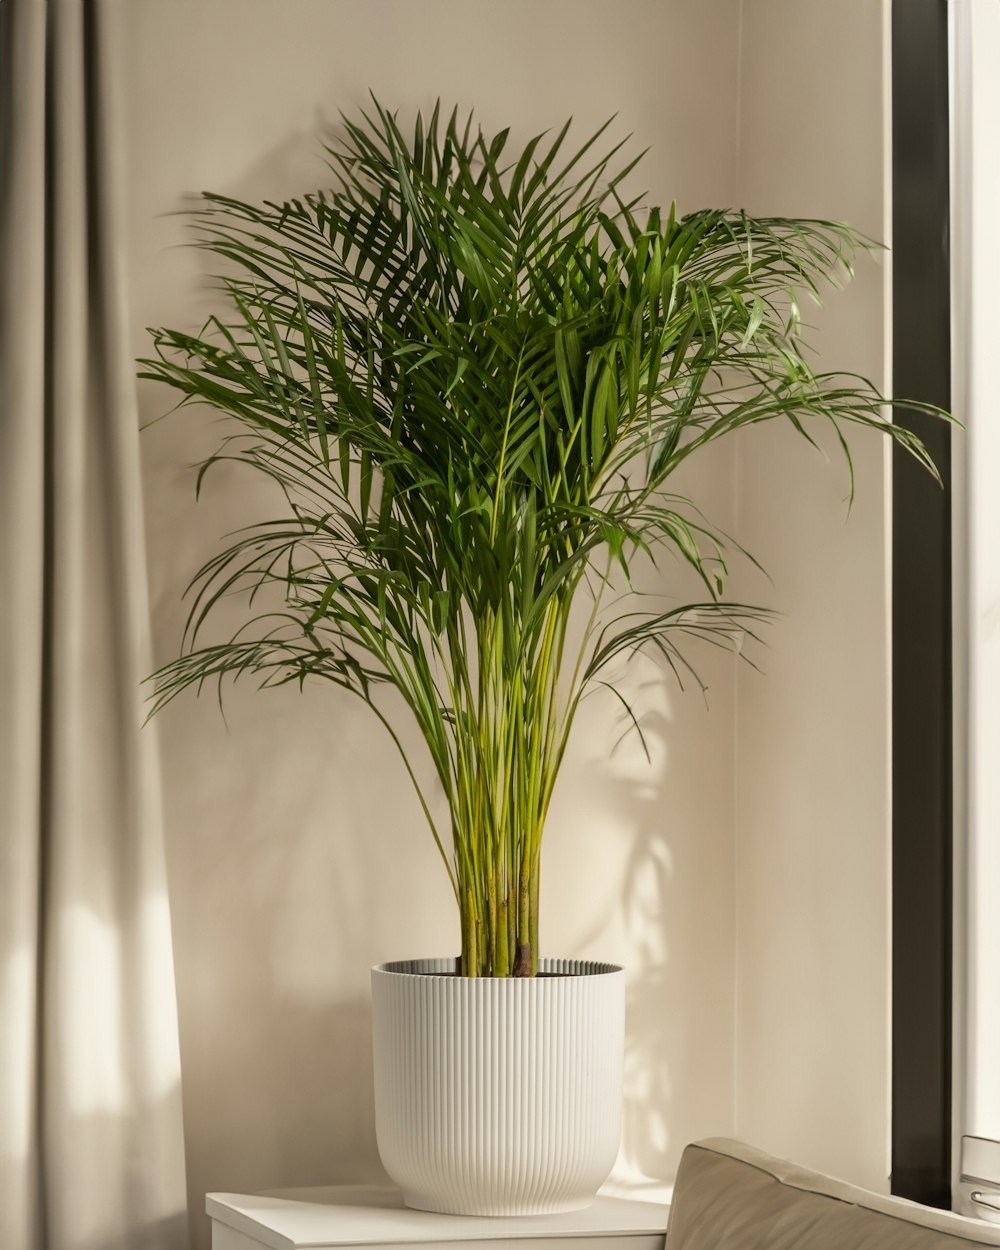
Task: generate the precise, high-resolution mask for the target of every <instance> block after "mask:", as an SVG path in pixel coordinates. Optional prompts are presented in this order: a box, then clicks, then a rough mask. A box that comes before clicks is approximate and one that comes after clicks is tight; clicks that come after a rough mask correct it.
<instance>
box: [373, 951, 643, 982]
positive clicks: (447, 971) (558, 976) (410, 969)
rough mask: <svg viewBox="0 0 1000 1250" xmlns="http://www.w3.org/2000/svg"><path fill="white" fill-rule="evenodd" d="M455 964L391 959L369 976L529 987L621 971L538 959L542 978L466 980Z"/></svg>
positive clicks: (451, 959) (595, 963)
mask: <svg viewBox="0 0 1000 1250" xmlns="http://www.w3.org/2000/svg"><path fill="white" fill-rule="evenodd" d="M456 962H457V956H455V955H449V956H445V957H442V958H433V959H391V960H388V961H387V962H385V963H381V964H373V965H372V973H373V974H374V973H376V972H378V973H382V974H384V975H387V976H395V977H406V978H409V979H411V980H422V981H438V980H440V979H441V978H442V977H445V976H447V977H451V978H452V979H453V980H455V981H491V982H493V981H496V982H504V981H517V982H520V983H521V984H532V983H539V982H541V983H544V982H545V981H551V980H567V981H569V980H573V979H574V978H576V977H588V976H613V975H615V974H616V973H623V972H624V971H625V970H624V968H623V967H622V966H621V965H620V964H612V963H605V962H603V961H602V960H594V959H539V961H538V971H539V972H540V973H546V974H547V975H546V976H541V977H540V976H533V977H514V976H507V977H470V976H465V975H462V974H460V973H456V972H455V971H454V968H455V964H456Z"/></svg>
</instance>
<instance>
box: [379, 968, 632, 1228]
mask: <svg viewBox="0 0 1000 1250" xmlns="http://www.w3.org/2000/svg"><path fill="white" fill-rule="evenodd" d="M454 967H455V961H454V959H427V960H405V961H402V962H398V963H388V964H381V965H379V966H377V967H375V968H373V969H372V1006H373V1016H374V1065H375V1128H376V1135H377V1138H378V1149H379V1154H380V1155H381V1157H382V1163H383V1164H384V1166H385V1169H386V1171H387V1172H388V1173H389V1175H390V1176H391V1177H392V1179H393V1180H394V1181H395V1182H396V1184H397V1185H398V1186H399V1187H400V1189H401V1190H402V1191H403V1197H404V1200H405V1202H406V1204H407V1206H410V1207H416V1208H419V1209H421V1210H426V1211H442V1212H447V1213H451V1214H456V1215H535V1214H544V1213H547V1212H557V1211H574V1210H578V1209H580V1208H582V1207H585V1206H587V1205H588V1204H589V1203H590V1202H591V1201H592V1199H593V1197H594V1195H595V1194H596V1192H597V1190H598V1188H599V1187H600V1185H601V1184H602V1182H603V1181H604V1180H605V1179H606V1178H607V1175H608V1173H609V1172H610V1171H611V1167H612V1165H613V1163H614V1161H615V1156H616V1154H617V1152H618V1143H619V1138H620V1136H621V1104H622V1062H623V1050H624V1014H625V992H624V974H623V972H622V970H621V968H618V967H616V966H615V965H613V964H602V963H589V962H583V961H579V960H542V961H541V966H540V975H539V976H537V977H526V978H520V977H512V978H493V977H459V976H455V975H454Z"/></svg>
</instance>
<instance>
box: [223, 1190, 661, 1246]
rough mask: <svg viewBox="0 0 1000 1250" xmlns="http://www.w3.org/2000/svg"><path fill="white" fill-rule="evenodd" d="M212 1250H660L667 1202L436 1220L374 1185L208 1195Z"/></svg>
mask: <svg viewBox="0 0 1000 1250" xmlns="http://www.w3.org/2000/svg"><path fill="white" fill-rule="evenodd" d="M205 1209H206V1210H207V1212H208V1214H209V1215H210V1216H211V1219H212V1250H262V1247H265V1246H267V1247H270V1250H302V1248H304V1247H307V1246H308V1247H310V1250H334V1247H338V1246H368V1247H371V1248H373V1250H374V1248H377V1250H404V1247H405V1248H406V1250H410V1247H413V1246H446V1247H447V1250H487V1247H488V1246H490V1245H496V1246H506V1247H511V1250H571V1248H572V1247H584V1248H585V1250H612V1248H614V1250H663V1244H664V1239H665V1232H666V1227H667V1212H668V1210H669V1208H668V1206H667V1205H666V1204H665V1203H661V1202H637V1201H635V1200H633V1199H629V1198H609V1197H604V1196H599V1197H598V1198H597V1199H596V1200H595V1202H594V1204H593V1206H591V1207H588V1208H587V1210H586V1211H571V1212H570V1213H569V1214H567V1215H526V1216H518V1217H516V1218H515V1217H510V1216H504V1217H500V1218H494V1217H477V1216H468V1215H434V1214H431V1213H430V1212H426V1211H411V1210H410V1209H409V1208H408V1207H405V1206H403V1200H402V1198H401V1197H400V1195H399V1192H398V1190H395V1189H383V1188H379V1187H377V1186H374V1185H337V1186H331V1187H327V1188H324V1189H283V1190H278V1191H276V1192H274V1193H271V1194H259V1195H248V1194H209V1195H208V1198H207V1200H206V1203H205Z"/></svg>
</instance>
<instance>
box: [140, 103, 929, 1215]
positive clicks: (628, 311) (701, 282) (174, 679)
mask: <svg viewBox="0 0 1000 1250" xmlns="http://www.w3.org/2000/svg"><path fill="white" fill-rule="evenodd" d="M567 130H568V124H567V126H565V127H563V128H562V130H561V131H560V132H559V133H558V134H557V135H555V136H554V137H551V136H549V137H546V136H542V135H539V136H538V137H536V138H533V139H532V140H531V141H530V142H528V143H527V144H526V145H525V146H524V147H523V148H522V149H521V150H519V151H517V152H516V153H515V154H514V155H513V156H508V151H507V147H508V132H507V131H501V132H500V133H499V134H496V135H487V134H484V133H483V132H482V130H481V129H479V128H478V127H476V126H474V124H473V121H472V118H471V117H470V118H469V119H467V120H463V121H460V120H459V118H458V116H457V113H452V114H451V116H450V118H449V119H447V120H446V119H445V118H444V116H443V115H442V114H441V113H440V111H439V109H438V108H435V110H434V112H433V114H432V115H431V116H430V117H429V118H427V119H424V118H421V117H420V116H418V117H417V120H416V125H415V128H414V130H413V131H412V133H410V134H404V133H403V131H402V129H401V128H400V126H399V124H398V122H397V120H396V117H395V115H394V114H391V113H390V112H388V111H387V110H386V109H384V108H383V107H382V106H381V105H380V104H379V103H378V102H377V101H373V105H372V107H371V109H370V110H369V111H368V112H365V113H361V114H360V115H359V116H358V117H357V118H356V119H354V120H352V119H349V118H345V119H344V120H343V130H342V137H341V138H340V139H339V140H338V141H337V142H335V143H333V144H332V145H331V146H330V148H329V149H328V151H329V158H330V167H331V170H332V174H333V178H334V181H335V186H334V188H333V189H332V190H329V191H320V192H317V193H315V194H311V195H306V196H303V197H302V198H299V199H291V200H289V201H287V202H286V203H282V204H273V203H264V204H251V203H244V202H241V201H238V200H235V199H232V198H228V197H226V196H222V195H215V194H207V195H205V197H204V200H203V203H202V206H201V208H200V209H199V211H198V212H197V214H196V221H197V224H198V229H199V233H198V245H199V246H201V247H202V248H205V249H207V250H208V252H210V253H212V254H213V256H214V257H215V258H216V259H217V260H218V261H219V262H221V264H220V271H221V277H220V282H221V286H222V288H223V290H224V292H225V294H226V296H227V312H226V313H225V315H220V316H217V317H213V318H212V319H211V320H210V321H209V323H208V325H207V326H206V327H205V328H204V329H203V330H202V331H201V332H200V333H198V334H189V333H184V332H181V331H178V330H170V329H157V330H153V331H151V333H152V337H153V342H154V344H155V354H154V355H152V356H151V358H149V359H146V360H144V361H142V362H141V363H142V368H143V373H142V376H144V377H147V378H153V379H156V380H157V381H160V382H163V383H165V384H167V385H168V386H169V387H171V388H173V390H174V391H176V392H179V394H180V396H181V402H194V401H196V402H201V403H206V404H208V405H210V406H211V407H212V408H213V409H216V410H220V411H222V412H223V413H225V414H228V415H229V416H230V417H231V418H233V420H234V425H233V429H232V432H231V433H230V434H229V436H228V437H227V438H226V439H225V440H224V442H223V444H222V446H221V447H220V448H219V450H218V452H217V453H216V454H215V455H214V456H213V457H211V458H210V459H209V461H208V462H207V463H206V465H205V466H203V468H202V473H204V472H205V470H206V469H207V468H208V467H210V466H211V464H212V463H214V462H215V461H217V460H218V459H220V458H229V459H235V460H238V461H240V462H241V463H243V464H245V465H248V466H250V467H251V468H253V469H254V470H257V471H259V472H260V473H262V474H264V475H265V476H267V477H268V478H270V479H272V480H273V482H275V483H276V484H277V486H278V487H279V488H280V492H281V498H283V500H284V504H283V506H282V507H281V508H280V510H279V512H280V514H279V515H278V516H277V517H276V518H275V519H266V520H262V521H261V523H260V524H259V525H257V526H255V527H253V528H251V529H249V530H246V531H243V532H241V533H239V534H237V535H236V536H234V537H232V538H231V539H230V540H229V542H228V545H227V546H226V547H225V548H224V550H222V551H221V552H220V553H219V554H218V555H217V556H215V557H214V558H213V559H212V560H210V561H209V562H208V564H206V565H205V567H204V568H203V569H201V571H200V572H199V573H198V574H197V575H196V577H195V579H194V581H193V583H192V589H193V592H194V599H193V606H192V609H191V614H190V618H189V626H188V630H187V633H186V637H185V640H184V644H183V648H182V654H181V655H180V658H178V659H176V660H174V661H173V662H172V663H170V664H168V665H167V666H166V667H165V668H163V669H161V670H160V671H159V673H158V674H156V678H155V696H154V706H155V707H159V706H162V705H163V704H164V703H166V702H168V701H169V700H170V699H172V698H173V697H174V696H175V695H176V694H178V693H179V692H180V691H181V690H182V689H184V688H185V687H188V686H192V685H194V686H196V687H198V688H199V689H200V688H201V687H202V686H204V684H205V683H206V682H210V683H215V682H218V683H220V684H221V683H222V682H223V680H224V679H225V678H227V677H232V678H237V677H240V676H243V675H249V676H252V677H254V678H256V679H257V681H258V682H259V684H261V685H263V686H272V685H277V684H281V683H286V682H302V681H304V680H305V679H306V678H313V677H319V678H324V679H326V680H328V681H332V682H334V683H335V684H337V685H339V686H341V687H343V688H344V689H345V690H349V691H351V692H352V693H353V694H356V695H358V696H359V697H360V698H361V699H363V700H364V701H365V703H367V705H368V706H369V707H370V708H371V710H372V711H373V713H374V714H375V715H376V716H377V717H378V718H379V719H380V720H381V722H382V723H383V725H384V726H385V728H386V730H387V732H388V735H389V738H390V740H391V741H392V742H393V743H394V744H395V746H396V747H397V748H398V749H399V750H400V752H401V754H402V756H403V761H404V764H405V766H406V768H407V771H408V773H409V775H410V777H411V779H412V780H413V782H414V785H415V786H416V790H417V795H418V798H419V802H420V806H421V808H422V810H423V815H424V817H425V818H426V821H427V824H428V825H429V828H430V832H431V835H432V836H433V839H434V841H435V843H436V845H437V850H438V852H439V853H440V856H441V858H442V860H443V862H444V869H445V871H446V872H447V874H448V877H449V881H450V884H451V888H452V890H453V892H454V898H455V908H456V921H457V926H456V936H457V938H459V942H458V943H457V944H460V955H459V956H458V957H457V959H455V958H448V959H441V960H431V961H407V962H403V963H398V964H387V965H383V966H381V967H379V968H376V969H374V970H373V1001H374V1013H375V1081H376V1119H377V1131H378V1141H379V1148H380V1151H381V1153H382V1157H383V1161H384V1163H385V1165H386V1168H387V1170H388V1171H389V1173H390V1174H391V1175H392V1176H393V1177H394V1178H395V1179H396V1180H397V1181H398V1182H399V1183H400V1185H401V1187H402V1188H403V1191H404V1194H405V1197H406V1200H407V1202H408V1203H410V1204H411V1205H413V1206H418V1207H428V1208H432V1209H436V1210H445V1211H463V1212H473V1213H485V1214H501V1213H512V1212H528V1211H552V1210H561V1209H570V1208H573V1207H578V1206H581V1205H585V1204H586V1202H588V1201H589V1199H590V1197H591V1196H592V1195H593V1193H594V1192H595V1191H596V1189H597V1187H598V1186H599V1184H600V1183H601V1181H602V1180H603V1179H604V1178H605V1177H606V1175H607V1173H608V1171H609V1170H610V1167H611V1165H612V1163H613V1160H614V1157H615V1153H616V1150H617V1145H618V1137H619V1132H620V1102H621V1067H622V1058H621V1056H622V1035H623V989H622V972H621V970H620V969H618V968H615V967H613V966H612V965H600V964H594V965H592V964H582V963H577V962H574V961H546V960H543V959H540V938H539V915H538V882H539V863H540V852H541V845H542V837H543V831H544V828H545V819H546V813H547V812H548V809H549V804H550V801H551V798H552V794H553V788H554V786H555V783H556V779H557V776H558V774H559V766H560V762H561V761H562V759H563V755H564V752H565V750H566V744H567V739H568V736H569V734H570V732H571V729H572V726H573V722H574V717H575V715H576V713H577V709H578V707H579V704H580V699H581V697H582V696H583V694H584V693H585V691H587V690H588V689H589V688H592V687H593V686H594V685H595V684H596V683H599V682H603V683H605V684H607V685H608V687H609V689H612V690H614V683H613V672H614V669H613V666H614V665H615V664H616V663H618V662H620V661H622V660H623V659H624V658H626V657H628V656H629V655H631V654H632V653H634V652H636V651H639V650H643V649H646V650H650V651H652V652H654V653H656V654H657V655H658V656H659V657H661V658H662V660H663V661H664V662H665V664H666V665H667V666H669V668H671V669H673V670H674V671H675V672H678V671H679V670H680V669H681V668H685V669H687V667H688V665H689V663H690V661H689V659H688V657H687V648H686V646H685V644H686V643H688V642H691V641H694V642H697V641H698V640H699V639H704V640H707V641H710V642H717V643H718V642H723V643H726V644H727V645H728V644H729V643H732V642H734V641H736V640H738V639H739V638H741V637H742V636H743V635H744V634H745V632H746V631H748V630H749V631H752V630H753V628H754V626H755V625H756V623H757V622H758V621H759V620H761V619H762V617H763V615H764V614H763V613H762V612H761V611H759V610H757V609H754V608H752V607H748V606H746V605H741V604H736V603H732V602H729V601H727V600H726V598H725V597H724V580H725V576H726V564H725V551H726V547H727V543H726V541H725V540H724V538H723V537H722V536H721V535H720V534H718V533H716V532H715V531H713V529H712V528H711V526H710V525H709V524H708V523H707V522H706V521H705V520H704V519H703V518H702V517H701V515H700V513H699V512H698V511H697V509H696V508H695V507H694V505H693V504H692V503H691V502H689V501H688V500H685V499H683V498H681V497H679V496H677V495H676V494H674V493H671V492H670V490H669V486H670V479H671V475H672V474H673V473H674V472H675V471H676V470H677V469H678V468H679V467H680V466H681V465H683V464H684V463H685V462H686V461H688V459H689V458H690V457H691V456H693V455H695V454H697V453H698V452H699V451H700V450H701V449H702V448H704V447H706V446H709V445H710V444H713V443H715V442H716V441H717V440H718V439H720V438H722V437H725V436H727V435H729V434H731V433H732V432H734V431H736V430H739V429H742V428H744V427H746V426H749V425H753V424H756V423H758V422H763V421H772V420H781V421H786V422H787V423H788V424H789V426H790V428H791V429H792V430H793V431H794V432H796V433H797V434H799V435H802V436H804V437H806V438H810V433H809V425H810V423H811V422H816V421H818V422H820V423H822V424H830V425H832V426H833V428H834V429H835V431H836V432H837V435H838V436H839V438H840V439H841V443H842V445H843V447H844V449H845V452H846V449H847V444H846V442H844V441H843V440H844V431H845V430H846V429H847V427H849V426H851V425H861V426H867V427H872V428H874V429H877V430H879V431H882V432H884V433H885V434H887V435H888V436H890V437H891V438H893V439H894V440H895V441H896V442H897V443H899V444H900V445H902V446H903V447H904V448H906V449H907V451H909V452H911V453H912V454H913V455H914V456H915V457H916V458H917V459H918V460H919V461H920V462H921V463H923V464H924V465H925V466H926V467H927V468H928V469H929V470H930V471H931V472H934V468H933V465H932V464H931V462H930V461H929V459H928V457H927V454H926V452H925V450H924V448H923V447H922V445H921V444H920V442H919V441H918V440H917V439H916V438H915V437H914V436H912V435H911V434H910V433H909V432H908V431H907V430H906V429H904V428H902V427H900V426H898V425H894V424H892V423H891V422H890V421H889V420H888V419H887V417H886V408H885V404H886V400H885V399H884V397H883V396H882V395H880V394H879V393H877V391H875V390H874V389H873V388H872V387H871V386H870V385H869V384H867V383H866V382H864V381H863V380H860V379H857V378H854V377H850V376H842V375H836V376H835V375H830V374H823V375H821V374H817V373H816V372H814V370H813V369H812V368H811V367H810V366H809V364H808V363H807V360H806V358H805V356H804V354H803V349H802V345H801V342H800V337H799V321H798V312H797V303H796V293H797V292H798V293H801V292H802V291H805V292H808V293H809V294H811V295H813V296H816V295H817V292H818V284H819V283H820V282H822V281H824V280H837V279H839V278H842V277H844V276H846V275H847V274H849V272H850V262H851V257H852V255H853V254H854V253H855V252H856V251H857V250H858V249H859V248H865V247H867V246H868V243H867V241H866V240H864V239H862V238H861V237H860V236H859V235H858V234H856V232H854V231H853V230H851V229H850V228H849V227H847V226H845V225H842V224H836V223H831V222H820V221H801V220H794V221H793V220H775V219H770V220H760V219H752V218H750V217H747V216H746V215H744V214H742V213H733V212H724V211H702V212H695V213H690V214H688V215H686V216H682V217H678V216H677V215H676V213H675V212H674V211H673V210H671V211H670V212H669V213H663V212H661V211H660V210H659V209H656V208H653V209H646V210H642V211H641V212H640V210H639V207H638V201H637V200H629V199H627V198H626V196H625V192H624V186H625V180H626V176H627V175H628V174H629V173H630V172H631V171H632V169H633V168H634V166H635V163H636V162H635V161H624V160H623V159H622V158H621V157H620V156H619V152H620V146H619V147H612V148H611V149H610V150H604V151H600V152H599V146H600V145H601V144H602V142H604V140H603V134H604V131H603V129H602V130H601V131H598V132H597V134H595V135H592V136H591V137H590V138H588V140H587V141H586V143H584V144H583V145H582V146H581V147H579V148H578V149H576V150H573V151H569V150H568V149H567ZM849 460H850V457H849V454H848V463H849ZM200 480H201V478H200V476H199V484H200ZM663 551H670V552H672V553H673V554H674V555H676V556H678V557H679V558H680V560H681V561H682V562H683V563H684V564H685V565H686V566H688V567H689V569H690V570H692V571H693V575H694V576H696V578H697V579H698V583H699V585H700V587H701V592H700V595H699V596H698V598H697V601H695V602H684V603H681V604H677V603H659V604H658V605H655V606H651V604H650V602H649V601H648V600H647V599H645V598H643V597H641V596H638V595H635V594H632V593H630V590H629V588H630V587H631V580H630V579H631V573H632V570H633V568H634V567H635V565H636V564H637V562H641V561H649V560H654V559H655V558H656V557H657V555H658V554H659V553H661V552H663ZM234 591H235V592H243V593H245V594H246V596H247V598H248V601H249V603H250V604H251V605H254V607H253V609H252V611H250V613H249V615H248V619H247V622H246V624H245V626H244V627H243V628H242V629H241V630H240V631H239V633H238V634H237V635H236V636H235V637H233V638H230V639H227V640H223V641H217V642H212V643H203V642H202V640H201V639H202V628H203V626H204V624H205V621H206V619H207V618H209V617H210V616H211V614H212V610H213V608H214V607H215V605H216V604H217V603H218V602H219V599H220V597H221V596H223V595H228V594H230V593H232V592H234ZM623 591H624V593H623ZM390 689H391V690H392V691H395V692H396V694H397V695H398V696H400V697H401V699H402V704H403V705H404V706H405V709H406V713H407V715H409V716H410V717H412V718H413V719H414V720H415V722H416V725H417V726H418V727H419V729H420V732H421V734H422V740H423V742H424V743H425V745H426V749H427V752H428V755H429V758H430V761H431V762H432V764H433V770H434V774H435V775H436V779H437V783H438V785H439V787H440V789H441V791H443V795H444V798H445V800H446V810H447V816H446V818H445V821H444V822H443V827H442V822H439V820H438V818H437V817H436V815H435V810H436V807H437V805H436V803H435V800H434V796H433V795H429V794H425V793H424V791H423V789H422V787H421V785H420V784H419V783H418V780H417V777H418V770H417V769H416V768H415V767H414V762H413V761H412V760H411V759H410V758H409V757H408V754H407V752H406V750H405V749H404V747H403V745H402V738H401V736H400V725H399V724H398V722H397V721H395V714H394V713H393V712H392V711H391V705H388V704H387V703H386V702H385V701H384V697H383V696H384V694H385V692H386V691H387V690H390ZM615 693H616V694H617V693H618V692H617V691H615ZM619 697H621V696H620V695H619ZM622 702H623V705H624V707H625V711H626V713H627V714H628V716H629V717H630V718H631V719H632V721H633V724H634V726H635V729H636V730H637V731H638V732H640V733H641V729H640V727H639V725H638V723H637V721H636V720H635V718H634V717H633V715H632V711H631V709H630V708H629V707H628V705H627V703H626V702H625V701H624V699H623V700H622ZM395 706H396V707H397V708H398V702H397V703H396V705H395Z"/></svg>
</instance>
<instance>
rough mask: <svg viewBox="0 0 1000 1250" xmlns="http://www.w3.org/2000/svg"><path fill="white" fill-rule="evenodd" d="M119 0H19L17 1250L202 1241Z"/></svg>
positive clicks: (12, 580) (14, 87)
mask: <svg viewBox="0 0 1000 1250" xmlns="http://www.w3.org/2000/svg"><path fill="white" fill-rule="evenodd" d="M118 3H125V0H49V2H48V3H45V0H0V110H2V111H0V1247H2V1250H132V1248H133V1247H150V1248H153V1247H156V1248H157V1250H161V1248H162V1250H167V1248H171V1250H172V1248H173V1247H180V1246H182V1245H185V1244H186V1243H187V1220H186V1215H185V1211H184V1208H185V1197H184V1157H183V1138H182V1133H181V1113H180V1069H179V1061H178V1042H177V1022H176V1008H175V997H174V984H173V964H172V956H171V945H170V924H169V913H168V910H167V903H166V894H165V881H164V865H163V847H162V834H161V828H160V824H159V812H160V805H159V795H158V790H157V771H156V760H155V744H154V740H153V737H152V733H151V731H150V730H148V729H147V730H143V729H142V728H141V725H142V719H143V707H142V697H141V693H140V689H139V683H140V679H141V678H142V676H143V675H144V674H145V673H146V672H147V671H148V669H149V667H150V660H149V651H148V635H149V628H148V606H147V595H146V583H145V567H144V559H145V557H144V549H143V535H142V509H141V496H140V481H139V460H138V446H137V426H136V409H135V402H134V396H133V368H132V363H131V360H130V358H129V336H128V329H127V323H126V308H125V274H124V270H123V256H122V247H123V231H122V222H121V220H120V216H121V209H120V204H121V198H122V197H121V178H122V176H123V173H122V170H121V169H120V168H119V167H118V161H119V158H120V153H121V145H120V143H119V142H118V141H117V139H116V129H115V128H116V125H117V124H118V122H119V120H120V118H119V117H118V108H117V106H116V102H115V93H114V74H113V69H114V64H115V59H116V56H117V55H118V53H117V50H116V44H115V37H116V29H115V28H116V24H117V18H118V16H119V10H118V9H117V8H116V5H117V4H118Z"/></svg>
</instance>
